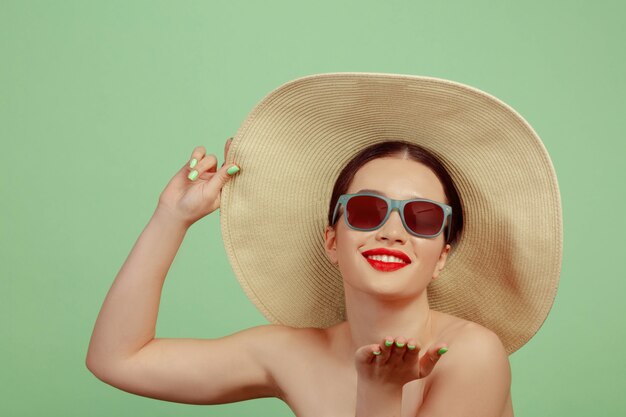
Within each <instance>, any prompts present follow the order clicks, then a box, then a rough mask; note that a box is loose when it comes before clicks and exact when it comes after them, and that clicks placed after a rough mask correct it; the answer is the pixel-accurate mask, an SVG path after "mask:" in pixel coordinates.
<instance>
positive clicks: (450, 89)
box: [221, 73, 562, 354]
mask: <svg viewBox="0 0 626 417" xmlns="http://www.w3.org/2000/svg"><path fill="white" fill-rule="evenodd" d="M383 140H405V141H411V142H414V143H417V144H419V145H420V146H422V147H424V148H426V149H428V150H430V151H431V152H432V153H434V154H435V155H436V156H437V157H438V158H439V160H440V161H441V162H442V163H443V165H444V166H445V167H446V169H447V170H448V172H449V173H450V175H451V176H452V179H453V180H454V182H455V185H456V187H457V190H458V192H459V195H460V198H461V204H462V207H463V215H464V231H463V234H462V235H461V237H460V239H459V240H458V241H457V243H456V247H454V248H453V251H452V252H451V254H450V256H449V257H448V262H447V263H446V268H445V269H444V271H443V272H442V274H441V275H440V278H439V279H438V280H436V281H434V282H433V283H432V284H431V285H430V286H429V287H428V298H429V303H430V307H431V308H432V309H434V310H438V311H442V312H446V313H449V314H452V315H454V316H457V317H461V318H464V319H467V320H471V321H473V322H476V323H479V324H481V325H483V326H485V327H487V328H489V329H491V330H492V331H494V332H495V333H497V334H498V336H499V337H500V339H501V340H502V342H503V344H504V345H505V347H506V349H507V352H508V353H509V354H511V353H513V352H514V351H515V350H517V349H519V348H520V347H521V346H522V345H523V344H524V343H526V342H527V341H528V340H529V339H530V338H531V337H532V336H533V335H534V334H535V333H536V332H537V330H538V329H539V327H540V326H541V325H542V323H543V322H544V320H545V319H546V317H547V315H548V312H549V311H550V308H551V307H552V304H553V302H554V297H555V295H556V290H557V287H558V281H559V275H560V268H561V258H562V219H561V201H560V195H559V189H558V184H557V179H556V174H555V172H554V168H553V166H552V163H551V161H550V157H549V155H548V153H547V151H546V149H545V147H544V146H543V143H542V142H541V139H540V138H539V137H538V136H537V134H536V133H535V132H534V130H533V129H532V128H531V127H530V125H529V124H528V123H527V122H526V121H525V120H524V119H523V118H522V116H520V115H519V114H518V113H517V112H516V111H515V110H513V109H512V108H511V107H509V106H508V105H506V104H505V103H503V102H501V101H500V100H498V99H497V98H495V97H493V96H491V95H489V94H487V93H485V92H482V91H480V90H477V89H475V88H472V87H468V86H465V85H462V84H459V83H455V82H451V81H447V80H442V79H436V78H430V77H418V76H409V75H397V74H377V73H331V74H317V75H313V76H308V77H303V78H299V79H297V80H294V81H291V82H288V83H286V84H284V85H282V86H280V87H278V88H277V89H275V90H274V91H272V92H271V93H270V94H268V95H267V96H266V97H265V98H264V99H263V100H262V101H261V102H260V103H258V104H257V105H256V107H255V108H254V109H253V110H252V112H251V113H250V114H249V115H248V117H247V118H246V120H245V121H244V122H243V124H242V126H241V127H240V129H239V130H238V131H237V133H236V135H235V136H234V138H233V142H232V144H231V146H230V150H229V155H228V159H229V160H231V161H233V162H235V163H237V164H238V165H239V166H240V167H241V173H240V174H239V175H236V176H235V177H233V178H232V179H231V180H230V181H229V182H228V183H227V184H226V186H225V187H224V188H223V190H222V199H221V228H222V237H223V240H224V245H225V248H226V252H227V254H228V258H229V261H230V263H231V265H232V267H233V270H234V273H235V275H236V277H237V279H238V281H239V282H240V284H241V286H242V287H243V289H244V291H245V292H246V294H247V296H248V297H249V298H250V299H251V300H252V301H253V302H254V304H255V305H256V306H257V308H259V310H260V311H261V312H262V313H263V315H265V317H266V318H267V319H268V320H269V321H270V322H273V323H282V324H286V325H289V326H293V327H328V326H331V325H333V324H336V323H338V322H339V321H341V320H345V311H344V294H343V285H342V278H341V275H340V273H339V271H338V269H337V268H336V267H335V266H333V265H332V264H331V263H330V261H329V260H328V259H327V258H326V255H325V253H324V248H323V243H324V228H325V226H326V216H327V210H328V204H329V201H330V197H331V192H332V187H333V185H334V182H335V180H336V178H337V176H338V174H339V172H340V171H341V169H342V168H343V166H344V165H345V164H346V163H347V162H348V161H349V160H350V159H351V158H352V156H354V155H355V154H356V153H357V152H358V151H359V150H361V149H362V148H363V147H365V146H368V145H370V144H373V143H377V142H381V141H383Z"/></svg>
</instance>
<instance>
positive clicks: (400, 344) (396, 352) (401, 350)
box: [388, 336, 406, 363]
mask: <svg viewBox="0 0 626 417" xmlns="http://www.w3.org/2000/svg"><path fill="white" fill-rule="evenodd" d="M405 353H406V338H404V337H402V336H398V337H396V338H395V340H394V345H393V350H392V351H391V355H390V356H389V361H388V362H389V363H400V362H402V360H403V358H404V354H405Z"/></svg>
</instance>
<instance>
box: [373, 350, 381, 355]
mask: <svg viewBox="0 0 626 417" xmlns="http://www.w3.org/2000/svg"><path fill="white" fill-rule="evenodd" d="M380 354H381V351H380V350H377V351H376V352H372V355H376V356H378V355H380Z"/></svg>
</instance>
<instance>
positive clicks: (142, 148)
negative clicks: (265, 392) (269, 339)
mask: <svg viewBox="0 0 626 417" xmlns="http://www.w3.org/2000/svg"><path fill="white" fill-rule="evenodd" d="M625 12H626V7H625V6H624V5H623V3H622V2H618V1H614V2H610V1H598V2H594V3H591V2H581V1H553V2H542V1H538V0H533V1H524V2H513V1H486V0H479V1H473V2H465V1H446V2H435V1H430V2H425V1H416V0H413V1H393V0H392V1H386V2H380V1H370V0H367V1H365V0H361V1H329V0H318V1H315V2H313V1H307V2H302V1H267V2H254V1H247V2H244V1H178V2H174V1H117V0H116V1H56V2H51V1H17V0H15V1H8V0H1V1H0V54H1V55H0V140H1V143H2V148H1V149H2V151H1V152H0V162H1V163H0V169H1V171H0V174H1V175H0V184H1V187H2V188H1V198H0V210H1V213H0V214H1V217H0V219H1V225H0V226H1V229H0V244H1V245H2V246H1V249H2V250H1V251H0V256H1V262H0V272H1V279H0V313H1V314H0V320H1V326H0V340H1V341H2V342H1V343H0V352H1V355H0V360H1V361H2V363H1V367H2V371H0V392H1V393H2V400H1V401H0V415H2V416H81V417H82V416H92V417H96V416H114V415H115V416H134V417H140V416H150V417H156V416H172V415H178V416H225V415H238V416H257V415H272V416H291V415H293V414H292V413H291V411H290V410H289V408H288V407H287V406H286V405H285V404H283V403H282V402H280V401H279V400H277V399H271V398H270V399H258V400H252V401H245V402H240V403H234V404H225V405H216V406H198V405H187V404H177V403H171V402H166V401H160V400H154V399H150V398H144V397H140V396H136V395H133V394H129V393H127V392H124V391H121V390H119V389H116V388H113V387H111V386H109V385H106V384H105V383H103V382H101V381H99V380H98V379H97V378H96V377H95V376H93V375H92V374H91V373H90V372H89V371H88V369H87V368H86V366H85V356H86V352H87V346H88V343H89V338H90V336H91V331H92V329H93V326H94V323H95V319H96V317H97V314H98V312H99V310H100V307H101V304H102V302H103V300H104V297H105V295H106V293H107V291H108V289H109V288H110V286H111V284H112V282H113V279H114V278H115V276H116V274H117V272H118V271H119V268H120V267H121V265H122V263H123V262H124V260H125V259H126V256H127V255H128V253H129V251H130V249H131V248H132V246H133V245H134V243H135V240H136V239H137V237H138V236H139V234H140V233H141V231H142V230H143V228H144V227H145V225H146V223H147V221H148V219H149V218H150V216H151V214H152V212H153V210H154V208H155V205H156V202H157V199H158V196H159V193H160V192H161V191H162V189H163V188H164V187H165V185H166V184H167V182H168V181H169V180H170V178H171V177H172V175H173V174H174V173H175V172H176V171H177V170H178V169H179V168H180V167H181V166H182V164H184V163H185V162H186V161H187V160H188V159H189V156H190V153H191V151H192V149H193V148H194V147H195V146H197V145H204V146H205V147H206V148H207V149H208V151H209V152H210V153H215V154H216V155H217V156H218V159H219V163H220V164H221V162H222V158H223V145H224V141H225V140H226V139H227V138H228V137H230V136H232V135H233V134H234V133H235V132H236V130H237V129H238V128H239V126H240V124H241V122H242V121H243V120H244V118H245V117H246V115H247V114H248V113H249V111H250V110H251V109H252V107H253V106H254V105H255V104H256V103H257V102H258V101H259V100H260V99H261V98H262V97H264V96H265V95H266V94H267V93H269V92H270V91H271V90H273V89H274V88H276V87H278V86H279V85H281V84H283V83H284V82H287V81H289V80H292V79H295V78H297V77H301V76H305V75H310V74H314V73H321V72H339V71H363V72H392V73H404V74H416V75H428V76H434V77H440V78H447V79H452V80H455V81H459V82H462V83H465V84H469V85H472V86H475V87H478V88H480V89H482V90H484V91H487V92H489V93H491V94H493V95H495V96H497V97H499V98H500V99H502V100H503V101H505V102H507V103H508V104H510V105H511V106H513V107H514V108H515V109H517V110H518V111H519V112H520V113H521V114H522V115H523V116H524V117H525V118H526V119H527V120H528V121H529V122H530V123H531V125H533V127H534V128H535V129H536V131H537V132H538V133H539V135H540V136H541V137H542V139H543V141H544V143H545V146H546V148H547V150H548V152H549V153H550V155H551V157H552V160H553V163H554V166H555V169H556V172H557V176H558V179H559V183H560V187H561V194H562V200H563V214H564V236H565V242H564V257H563V268H562V274H561V284H560V289H559V292H558V294H557V297H556V300H555V304H554V307H553V309H552V311H551V313H550V315H549V316H548V318H547V320H546V322H545V323H544V325H543V326H542V328H541V329H540V330H539V332H538V334H537V335H536V336H535V337H534V338H533V339H532V340H531V341H530V342H529V343H528V344H527V345H525V346H524V347H523V348H522V349H521V350H519V351H518V352H516V353H514V354H513V355H512V356H511V357H510V359H511V365H512V374H513V383H512V394H513V404H514V408H515V412H516V415H519V416H569V417H574V416H585V417H586V416H589V415H601V416H622V415H626V405H625V402H624V401H623V393H622V392H623V390H624V388H626V383H625V375H626V372H625V371H626V359H625V357H624V355H623V353H622V350H623V348H622V346H623V345H624V343H625V342H626V337H625V334H624V327H625V326H624V320H623V317H624V315H625V313H626V308H625V307H624V303H622V302H621V301H622V299H623V297H624V294H626V291H625V290H626V284H625V280H624V277H626V274H625V270H624V266H623V264H622V263H621V261H622V260H623V252H624V249H625V245H624V243H623V236H624V231H625V229H626V227H625V220H624V216H623V214H622V213H623V205H624V203H625V202H626V198H625V193H624V191H623V190H624V187H623V183H622V179H623V178H624V174H625V169H624V164H623V157H624V153H625V152H624V151H626V146H625V145H624V129H623V124H622V120H623V117H624V108H625V100H624V97H626V86H625V81H624V76H623V74H625V73H626V64H625V57H624V48H623V40H624V39H625V38H626V30H625V29H624V25H623V24H622V17H623V16H624V13H625ZM276 167H277V171H279V170H280V161H277V163H276ZM535 215H540V214H539V213H535ZM266 323H267V321H266V320H265V319H264V318H263V316H262V315H261V314H260V313H259V312H258V311H257V310H256V309H255V308H254V307H253V305H252V303H251V302H250V301H249V300H248V299H247V298H246V297H245V295H244V293H243V290H242V289H241V288H240V287H239V285H238V283H237V282H236V279H235V277H234V275H233V272H232V270H231V268H230V265H229V263H228V261H227V258H226V254H225V252H224V248H223V245H222V240H221V236H220V229H219V215H218V213H213V214H211V215H209V216H208V217H206V218H204V219H202V220H201V221H199V222H198V223H196V224H195V225H194V226H193V227H192V228H191V229H190V230H189V232H188V234H187V236H186V238H185V240H184V242H183V245H182V247H181V248H180V251H179V253H178V255H177V257H176V259H175V260H174V263H173V265H172V267H171V269H170V272H169V275H168V278H167V280H166V282H165V285H164V288H163V294H162V299H161V304H160V313H159V318H158V323H157V337H173V338H175V337H192V338H217V337H221V336H225V335H227V334H231V333H234V332H236V331H239V330H241V329H244V328H249V327H252V326H256V325H261V324H266ZM305 359H306V360H314V361H323V360H324V358H303V360H305ZM329 382H330V383H332V381H329Z"/></svg>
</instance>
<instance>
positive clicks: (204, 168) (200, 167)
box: [187, 154, 217, 181]
mask: <svg viewBox="0 0 626 417" xmlns="http://www.w3.org/2000/svg"><path fill="white" fill-rule="evenodd" d="M216 167H217V157H216V156H215V155H213V154H209V155H206V156H205V157H204V158H202V159H201V160H200V161H199V162H198V164H197V165H196V166H195V168H194V169H192V170H191V172H189V175H188V177H187V178H189V179H190V180H191V181H195V180H196V179H197V178H199V177H202V174H204V173H205V172H211V173H213V172H215V169H216Z"/></svg>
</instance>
